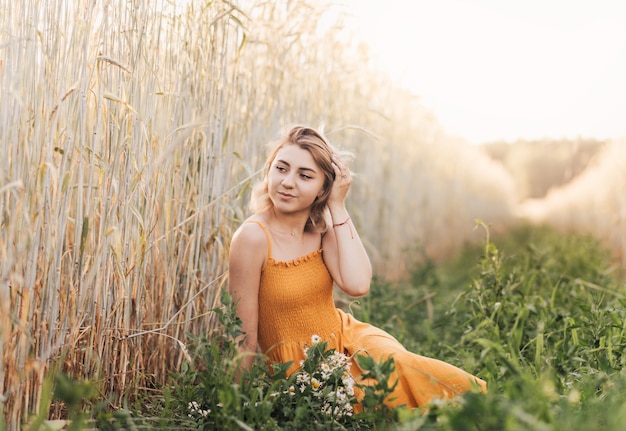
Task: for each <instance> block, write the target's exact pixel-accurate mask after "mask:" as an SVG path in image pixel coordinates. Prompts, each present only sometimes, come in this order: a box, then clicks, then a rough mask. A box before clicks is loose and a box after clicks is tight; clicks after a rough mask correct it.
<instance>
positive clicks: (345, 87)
mask: <svg viewBox="0 0 626 431" xmlns="http://www.w3.org/2000/svg"><path fill="white" fill-rule="evenodd" d="M332 10H333V7H332V5H327V4H325V3H322V2H318V1H305V0H296V1H278V2H267V1H248V2H243V1H241V2H230V1H226V0H214V1H200V0H198V1H195V0H192V1H189V2H186V4H185V5H184V6H182V5H180V4H179V5H177V4H175V2H171V1H168V0H134V1H126V0H94V1H86V0H49V1H45V2H41V1H38V0H23V1H21V2H15V1H10V0H0V94H1V101H0V147H1V148H2V158H1V159H0V213H1V215H0V217H1V225H0V260H1V263H0V299H1V302H0V352H1V356H2V368H1V370H0V409H1V410H2V413H3V416H4V418H5V421H6V423H7V424H8V426H9V428H14V427H18V425H19V424H20V423H24V422H25V421H27V420H28V417H29V415H31V414H33V413H34V412H36V411H37V410H38V408H39V406H40V404H41V401H42V399H43V398H45V397H46V387H45V384H44V383H45V380H46V377H47V376H48V375H49V373H50V372H51V370H53V369H62V370H64V371H66V372H67V373H69V374H70V375H72V376H74V377H75V378H77V379H89V380H91V381H94V382H96V384H97V387H98V390H99V396H100V397H101V398H102V399H107V400H108V402H109V403H110V404H111V406H113V407H114V406H117V405H119V403H120V402H121V400H123V399H128V398H132V397H133V395H134V394H138V393H140V392H145V391H150V390H153V389H155V388H157V387H158V386H159V385H161V384H162V383H163V382H164V381H165V379H166V378H167V373H168V371H170V370H173V369H177V368H178V367H179V366H180V365H181V363H182V362H184V361H185V360H186V355H187V352H186V343H187V340H188V337H187V334H201V333H207V332H210V331H212V330H213V329H214V328H215V321H214V318H215V317H214V316H212V315H211V314H210V313H209V312H208V310H210V309H211V308H213V307H214V306H215V305H217V303H218V301H219V292H220V290H221V289H222V288H224V286H225V285H226V283H227V280H228V272H227V265H226V258H227V253H228V245H229V241H230V237H231V235H232V233H233V231H234V229H236V227H237V225H238V223H240V222H241V220H243V219H244V218H245V217H246V216H247V215H249V211H248V208H247V199H248V196H249V191H250V187H251V185H252V184H253V183H254V182H255V181H256V180H258V179H259V172H260V168H261V166H262V163H263V160H264V157H265V155H266V150H267V146H266V144H267V143H268V142H271V141H272V140H273V139H275V138H276V137H277V136H278V135H279V133H280V132H281V131H282V130H283V129H284V128H285V127H287V126H289V125H291V124H295V123H304V124H309V125H312V126H314V127H320V128H323V130H324V131H325V133H326V135H327V136H328V137H329V139H330V140H331V141H332V142H333V143H335V144H336V145H338V146H339V147H342V148H344V149H347V150H350V151H352V152H354V153H355V155H356V159H355V161H354V166H352V169H353V171H354V172H355V173H356V180H355V184H354V187H353V189H352V190H351V193H350V196H349V202H348V205H349V207H350V210H351V212H352V215H353V219H354V220H355V223H356V224H357V226H358V228H359V229H360V231H361V232H362V236H363V238H364V241H365V242H366V246H367V248H368V251H369V252H370V255H371V257H372V261H373V263H374V268H375V272H376V273H377V274H378V275H380V276H381V277H382V278H389V279H393V278H397V277H401V276H402V275H403V274H404V273H405V272H406V270H407V268H408V267H409V266H410V264H411V263H412V262H413V261H414V260H415V259H419V258H420V256H421V255H423V254H426V255H428V256H430V257H432V258H435V259H441V258H445V256H447V255H450V254H451V253H453V252H454V251H455V250H457V249H458V248H460V247H461V246H462V245H463V244H464V243H465V242H466V241H471V240H473V239H475V238H476V237H477V235H479V234H478V233H477V232H475V231H474V229H473V227H474V220H475V219H477V218H480V219H482V220H485V221H486V222H489V223H491V224H492V225H493V227H494V229H499V228H500V227H504V226H506V225H507V224H508V223H511V222H512V221H514V220H515V219H516V216H517V213H516V205H517V203H518V197H517V194H516V190H515V187H514V182H513V180H512V178H511V176H510V174H509V173H507V172H506V171H505V170H504V168H503V167H502V166H500V165H499V164H497V163H495V162H494V161H493V160H491V159H490V158H489V157H487V156H486V155H485V154H484V153H482V152H481V151H480V150H479V149H477V148H475V147H471V146H468V145H465V144H464V143H463V142H462V141H459V140H457V139H453V138H450V137H448V136H447V135H446V134H445V131H444V129H443V128H442V127H441V125H439V124H438V122H437V120H436V119H435V118H434V117H433V116H432V115H431V114H430V113H429V112H428V111H427V110H426V109H425V108H424V107H423V106H422V105H421V104H420V101H419V99H418V98H416V97H415V96H412V95H410V94H407V93H406V92H405V91H403V89H401V88H398V87H396V86H395V85H394V83H393V82H392V81H391V80H390V79H388V78H387V77H386V76H385V75H384V74H383V73H381V72H379V71H377V70H376V69H374V68H373V67H372V66H371V65H370V60H369V57H368V52H367V48H366V47H364V46H363V45H361V44H360V43H358V42H356V41H355V40H356V39H355V38H354V37H353V35H350V33H349V32H348V31H347V30H346V28H345V27H344V26H343V23H342V18H341V15H340V14H335V13H329V11H332ZM621 187H624V186H623V184H622V186H621ZM621 190H623V188H622V189H621ZM622 211H623V201H622ZM621 217H622V218H621V220H620V222H621V223H622V228H624V227H623V223H624V221H623V220H624V219H625V218H626V217H624V214H623V213H622V215H621ZM622 232H623V231H622ZM625 237H626V236H624V235H623V234H622V237H621V239H620V240H621V246H622V247H624V246H625V243H624V238H625ZM57 407H58V406H57ZM50 415H51V416H55V415H56V416H60V415H62V412H61V411H58V410H55V411H52V412H50Z"/></svg>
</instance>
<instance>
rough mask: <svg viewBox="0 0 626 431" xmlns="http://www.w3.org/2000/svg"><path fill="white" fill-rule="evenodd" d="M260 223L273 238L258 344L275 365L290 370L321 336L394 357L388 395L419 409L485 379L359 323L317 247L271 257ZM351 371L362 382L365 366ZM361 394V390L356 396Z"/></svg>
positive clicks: (346, 348)
mask: <svg viewBox="0 0 626 431" xmlns="http://www.w3.org/2000/svg"><path fill="white" fill-rule="evenodd" d="M251 222H254V223H257V224H258V225H259V226H260V227H261V228H262V229H263V230H264V231H265V234H266V236H267V241H268V258H267V261H266V263H265V265H264V267H263V269H262V272H261V283H260V287H259V327H258V343H259V347H260V349H261V351H262V352H263V353H264V354H265V355H266V356H267V358H268V362H270V363H285V362H289V361H293V364H292V366H291V368H290V369H289V373H293V372H295V371H296V370H297V369H298V367H299V364H300V361H301V360H304V359H305V357H304V348H305V347H306V346H308V345H310V344H311V336H312V335H314V334H316V335H319V336H320V337H321V339H322V340H324V341H328V348H334V349H336V350H337V351H338V352H343V353H345V354H347V355H348V356H353V355H355V354H368V355H371V356H372V357H373V358H374V359H375V360H377V361H380V360H382V359H385V358H388V357H389V356H393V358H394V363H395V371H394V373H393V374H392V375H391V377H390V384H393V382H394V381H396V380H398V384H397V386H396V387H395V389H394V392H393V393H392V394H391V396H390V397H388V400H389V401H388V402H387V404H388V405H389V406H390V407H396V406H402V405H405V406H406V407H408V408H415V407H419V406H423V405H425V404H428V403H429V402H431V401H433V400H435V399H450V398H453V397H454V396H456V395H459V394H462V393H463V392H466V391H470V390H474V389H475V388H479V389H480V390H482V391H483V392H485V391H486V383H485V382H484V381H483V380H481V379H479V378H477V377H475V376H472V375H471V374H469V373H467V372H466V371H463V370H461V369H460V368H457V367H455V366H453V365H451V364H448V363H446V362H443V361H440V360H438V359H433V358H428V357H424V356H420V355H417V354H415V353H412V352H409V351H408V350H406V349H405V348H404V346H403V345H402V344H401V343H400V342H399V341H398V340H396V339H395V338H394V337H393V336H391V335H390V334H388V333H387V332H385V331H383V330H382V329H379V328H377V327H375V326H373V325H370V324H368V323H364V322H360V321H359V320H357V319H355V318H354V317H353V316H352V315H351V314H348V313H345V312H344V311H343V310H341V309H338V308H337V307H336V306H335V302H334V298H333V280H332V278H331V276H330V274H329V272H328V269H327V268H326V265H325V264H324V260H323V251H322V250H321V249H320V250H317V251H314V252H312V253H309V254H307V255H305V256H302V257H300V258H299V259H295V260H292V261H290V262H282V261H276V260H274V259H273V258H272V242H271V236H270V234H269V231H268V230H267V228H266V227H265V226H264V225H263V224H262V223H260V222H258V221H255V220H252V221H251ZM351 373H352V375H353V377H354V379H355V381H356V382H359V378H360V375H361V370H360V369H359V367H358V364H357V363H356V361H354V360H353V361H352V366H351ZM358 396H359V394H358V393H357V397H358Z"/></svg>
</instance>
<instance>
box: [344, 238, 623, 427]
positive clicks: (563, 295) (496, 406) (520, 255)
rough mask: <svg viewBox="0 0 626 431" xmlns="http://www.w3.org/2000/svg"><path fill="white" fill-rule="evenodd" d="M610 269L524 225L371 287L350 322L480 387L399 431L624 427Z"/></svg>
mask: <svg viewBox="0 0 626 431" xmlns="http://www.w3.org/2000/svg"><path fill="white" fill-rule="evenodd" d="M613 273H614V268H613V267H612V263H611V261H610V257H609V254H608V252H607V251H606V250H603V249H602V248H601V246H600V245H599V243H598V242H597V241H596V240H594V239H593V238H591V237H588V236H583V235H573V234H572V235H566V234H562V233H558V232H556V231H554V230H550V229H548V228H531V227H527V226H526V227H520V228H517V229H515V230H513V231H511V232H510V233H509V234H507V235H506V236H503V237H501V238H496V239H493V240H492V241H489V242H487V243H486V244H485V245H484V246H483V247H482V248H481V249H477V248H476V247H468V248H467V250H466V251H465V252H464V253H462V254H461V255H460V256H458V257H457V258H456V259H455V260H454V261H451V262H448V263H447V264H445V265H441V266H439V267H437V266H435V265H433V264H432V263H431V262H428V261H427V262H425V263H423V264H421V265H419V266H417V267H416V268H415V269H414V270H413V278H412V280H409V281H406V282H404V283H399V284H394V285H392V284H384V285H377V286H375V287H374V288H373V292H372V294H371V295H370V296H369V297H368V298H367V300H365V301H363V303H362V304H361V307H360V308H357V307H355V310H356V311H355V312H356V315H357V317H361V318H365V319H368V320H369V321H371V322H372V323H374V324H376V325H379V326H382V327H384V328H385V329H387V330H388V331H390V332H391V333H392V334H394V335H395V336H397V337H398V338H399V339H400V340H401V341H402V342H403V343H405V345H406V346H407V347H408V348H409V349H411V350H413V351H416V352H418V353H420V354H424V355H427V356H433V357H437V358H439V359H443V360H446V361H448V362H451V363H454V364H455V365H458V366H460V367H462V368H465V369H467V370H468V371H470V372H472V373H475V374H477V375H478V376H480V377H482V378H484V379H485V380H487V382H488V385H489V394H488V395H487V396H476V395H472V396H469V397H466V399H465V402H464V403H463V404H462V405H461V406H460V407H447V408H443V409H440V410H437V411H435V412H432V413H431V414H430V416H429V417H427V418H424V417H412V416H410V415H409V416H408V417H405V420H406V423H405V424H403V425H399V428H400V429H445V430H448V429H450V430H452V429H454V430H457V429H468V430H469V429H472V430H474V429H475V430H485V429H492V430H496V429H498V430H518V429H519V430H522V429H524V430H529V429H533V430H534V429H536V430H589V429H604V430H618V429H623V428H624V426H626V407H625V406H626V403H625V401H626V395H625V394H626V392H625V391H624V389H625V387H626V373H624V371H623V368H624V363H625V361H626V357H625V356H624V352H625V351H626V299H625V297H626V289H625V288H624V285H623V284H620V282H619V280H616V279H615V278H614V275H613ZM428 297H430V299H429V300H428V301H430V304H428V301H426V300H423V298H428ZM400 304H402V305H400ZM371 310H376V312H375V313H373V312H372V311H371Z"/></svg>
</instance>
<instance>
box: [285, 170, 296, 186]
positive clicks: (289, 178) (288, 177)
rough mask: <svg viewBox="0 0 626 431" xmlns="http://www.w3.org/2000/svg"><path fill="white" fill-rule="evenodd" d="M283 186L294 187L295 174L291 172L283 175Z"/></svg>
mask: <svg viewBox="0 0 626 431" xmlns="http://www.w3.org/2000/svg"><path fill="white" fill-rule="evenodd" d="M282 182H283V186H285V187H293V183H294V178H293V174H292V173H291V172H290V173H288V174H287V175H285V176H284V177H283V181H282Z"/></svg>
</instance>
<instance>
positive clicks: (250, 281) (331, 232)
mask: <svg viewBox="0 0 626 431" xmlns="http://www.w3.org/2000/svg"><path fill="white" fill-rule="evenodd" d="M351 183H352V175H351V173H350V170H349V169H348V167H347V166H346V164H345V163H344V161H342V159H341V158H340V156H339V154H338V153H337V151H336V150H335V149H333V147H332V146H331V145H330V144H329V143H328V142H327V140H326V139H325V138H324V137H323V136H322V135H321V134H320V133H319V132H317V131H316V130H314V129H311V128H308V127H301V126H298V127H294V128H292V129H291V130H290V131H289V132H288V133H287V134H286V136H284V137H283V138H282V139H281V140H279V141H278V143H277V145H276V147H275V148H274V150H273V151H272V153H271V154H270V156H269V158H268V159H267V162H266V164H265V174H264V178H263V181H262V182H261V183H260V184H259V185H258V186H257V188H256V189H255V191H254V195H253V209H254V215H253V216H252V217H250V218H249V219H247V220H246V221H245V222H244V223H243V224H242V225H241V226H240V227H239V229H238V230H237V231H236V232H235V235H234V236H233V239H232V243H231V248H230V256H229V265H230V268H229V270H230V271H229V288H230V291H231V293H232V295H233V297H234V300H235V301H236V303H237V314H238V316H239V317H240V318H241V320H242V325H243V328H242V329H243V331H244V332H245V335H244V336H245V339H244V341H243V344H242V351H243V352H244V353H247V355H245V362H244V365H245V366H246V367H250V366H251V364H252V361H253V358H254V353H255V352H257V349H260V351H261V352H262V353H264V354H265V355H266V356H267V359H268V360H269V362H271V363H286V362H289V361H293V364H292V366H291V368H290V370H289V372H290V373H293V372H295V371H296V370H297V368H298V366H299V364H300V361H301V360H303V359H304V348H305V346H306V345H309V344H310V343H311V336H312V335H314V334H316V335H319V336H320V337H321V339H322V340H323V341H327V342H328V343H329V344H328V347H329V348H335V349H337V351H339V352H344V353H346V354H347V355H348V356H353V355H356V354H367V355H371V356H372V357H373V358H374V359H376V360H377V361H380V360H382V359H385V358H388V357H389V356H390V355H391V356H392V357H393V358H394V362H395V366H396V371H395V372H394V374H393V375H392V377H391V382H390V383H393V382H394V381H395V380H397V381H398V384H397V386H396V388H395V390H394V392H393V394H392V395H391V397H389V398H390V399H391V400H390V402H389V404H390V405H391V406H399V405H406V406H407V407H409V408H412V407H418V406H421V405H424V404H427V403H428V402H430V401H432V400H434V399H437V398H439V399H447V398H452V397H454V396H455V395H458V394H461V393H463V392H466V391H468V390H472V389H474V388H478V389H480V390H483V391H485V390H486V385H485V382H484V381H482V380H480V379H478V378H476V377H474V376H472V375H470V374H468V373H466V372H465V371H463V370H461V369H459V368H457V367H454V366H452V365H450V364H447V363H445V362H442V361H439V360H436V359H431V358H426V357H423V356H419V355H417V354H414V353H412V352H409V351H407V350H406V349H405V348H404V347H403V346H402V344H400V343H399V342H398V341H397V340H396V339H395V338H393V337H392V336H391V335H389V334H388V333H386V332H384V331H383V330H381V329H379V328H376V327H374V326H372V325H369V324H366V323H363V322H360V321H358V320H357V319H355V318H354V317H353V316H352V315H351V314H348V313H345V312H344V311H342V310H340V309H338V308H336V307H335V303H334V299H333V285H334V284H336V285H337V286H338V287H339V288H340V289H341V290H343V291H344V292H346V293H347V294H348V295H350V296H353V297H358V296H362V295H365V294H366V293H367V292H368V291H369V288H370V282H371V277H372V267H371V264H370V261H369V258H368V256H367V253H366V251H365V248H364V247H363V243H362V242H361V239H360V238H359V234H358V232H357V230H356V228H355V227H354V224H353V223H352V220H351V219H350V215H349V214H348V211H347V209H346V206H345V198H346V195H347V193H348V190H349V188H350V185H351ZM351 371H352V374H353V376H354V378H355V381H357V382H358V381H359V375H360V374H361V371H360V370H359V369H358V365H357V363H356V361H353V364H352V368H351Z"/></svg>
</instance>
